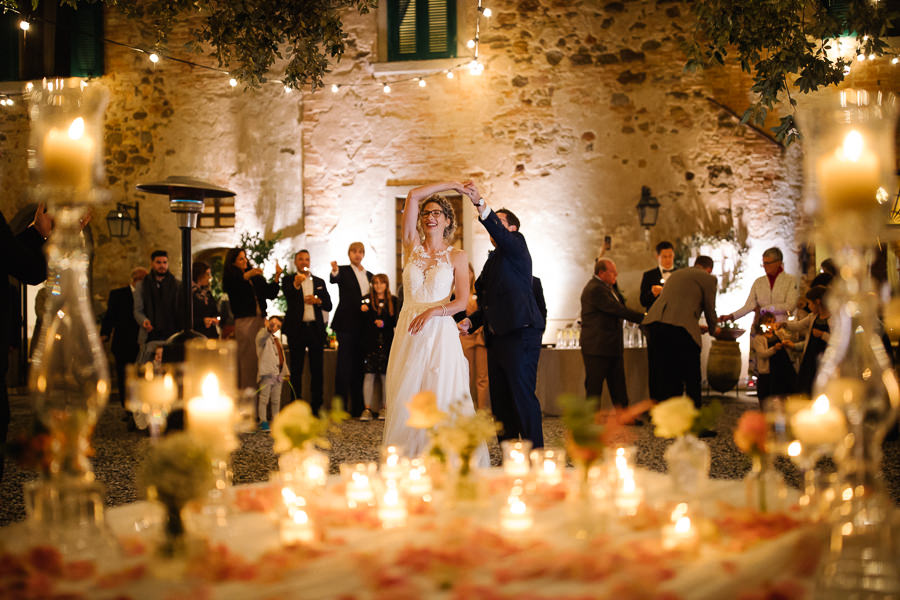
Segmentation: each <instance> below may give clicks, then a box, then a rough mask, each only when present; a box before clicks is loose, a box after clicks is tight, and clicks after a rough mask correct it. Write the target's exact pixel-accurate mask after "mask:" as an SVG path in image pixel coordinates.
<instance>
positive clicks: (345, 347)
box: [334, 331, 364, 417]
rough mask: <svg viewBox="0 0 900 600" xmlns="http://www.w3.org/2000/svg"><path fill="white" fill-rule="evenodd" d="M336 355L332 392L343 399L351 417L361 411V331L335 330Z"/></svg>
mask: <svg viewBox="0 0 900 600" xmlns="http://www.w3.org/2000/svg"><path fill="white" fill-rule="evenodd" d="M335 333H336V334H337V341H338V355H337V364H336V365H335V372H334V393H335V394H337V395H338V396H340V397H341V398H343V399H344V404H345V405H346V410H347V412H348V413H350V415H351V416H353V417H358V416H359V415H361V414H362V411H363V392H362V387H363V374H364V373H363V345H362V332H359V331H337V332H335Z"/></svg>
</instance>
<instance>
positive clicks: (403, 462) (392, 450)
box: [381, 446, 409, 481]
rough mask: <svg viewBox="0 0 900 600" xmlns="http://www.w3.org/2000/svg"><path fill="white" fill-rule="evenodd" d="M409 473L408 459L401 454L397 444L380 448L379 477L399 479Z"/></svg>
mask: <svg viewBox="0 0 900 600" xmlns="http://www.w3.org/2000/svg"><path fill="white" fill-rule="evenodd" d="M407 473H409V459H408V458H406V457H405V456H403V455H402V454H401V451H400V447H399V446H387V447H386V448H384V450H382V457H381V478H382V479H384V480H388V479H392V480H395V481H396V480H400V479H403V478H404V477H405V476H406V475H407Z"/></svg>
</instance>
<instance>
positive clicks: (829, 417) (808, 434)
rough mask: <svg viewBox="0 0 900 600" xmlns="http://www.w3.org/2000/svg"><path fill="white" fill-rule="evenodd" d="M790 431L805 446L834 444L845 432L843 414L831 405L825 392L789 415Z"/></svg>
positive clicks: (845, 426) (845, 425)
mask: <svg viewBox="0 0 900 600" xmlns="http://www.w3.org/2000/svg"><path fill="white" fill-rule="evenodd" d="M791 431H792V432H793V433H794V437H796V438H797V439H798V440H800V442H801V443H802V444H804V445H806V446H824V445H834V444H837V443H838V442H840V441H841V440H842V439H843V437H844V436H845V435H846V434H847V424H846V422H845V420H844V415H843V414H842V413H841V411H839V410H838V409H836V408H834V407H833V406H831V403H830V402H829V401H828V396H826V395H825V394H822V395H820V396H819V397H818V398H816V400H815V402H813V403H812V405H811V406H808V407H806V408H801V409H800V410H798V411H797V412H796V413H794V415H793V416H792V417H791Z"/></svg>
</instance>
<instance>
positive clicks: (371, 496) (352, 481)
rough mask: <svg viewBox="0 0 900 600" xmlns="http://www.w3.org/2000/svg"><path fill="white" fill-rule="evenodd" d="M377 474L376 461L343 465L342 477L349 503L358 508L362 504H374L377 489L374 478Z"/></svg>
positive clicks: (350, 505)
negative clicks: (374, 485)
mask: <svg viewBox="0 0 900 600" xmlns="http://www.w3.org/2000/svg"><path fill="white" fill-rule="evenodd" d="M374 475H375V463H356V464H343V465H341V477H343V479H344V484H345V486H346V491H345V492H344V493H345V495H346V497H347V505H348V506H349V507H350V508H356V507H357V506H359V505H360V504H372V503H373V502H374V500H375V490H374V489H373V487H372V478H373V477H374Z"/></svg>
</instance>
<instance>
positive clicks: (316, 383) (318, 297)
mask: <svg viewBox="0 0 900 600" xmlns="http://www.w3.org/2000/svg"><path fill="white" fill-rule="evenodd" d="M309 264H310V258H309V250H300V251H298V252H297V253H296V254H295V255H294V266H296V267H297V273H296V274H294V275H288V276H287V277H285V278H284V281H282V282H281V290H282V291H283V292H284V297H285V299H286V300H287V312H286V313H285V315H284V326H283V327H282V331H283V332H284V334H285V335H286V336H287V339H288V347H289V348H290V359H291V362H290V368H291V385H292V386H293V388H294V394H295V395H299V394H300V389H301V383H302V381H303V356H304V354H305V353H308V354H309V394H310V397H309V398H308V399H307V400H308V401H309V405H310V407H312V410H313V413H314V414H318V412H319V409H320V408H321V407H322V371H323V366H322V365H323V357H324V352H325V350H324V348H325V342H326V340H327V335H326V333H325V317H324V315H323V314H322V313H323V312H329V311H331V296H330V295H329V294H328V290H327V289H325V280H323V279H321V278H320V277H316V276H315V275H313V274H312V273H310V272H309Z"/></svg>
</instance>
